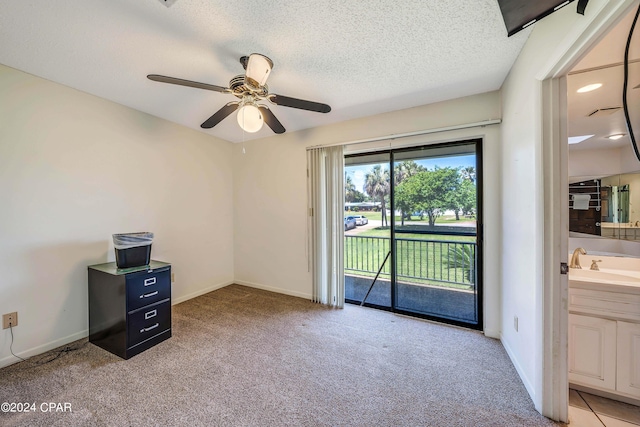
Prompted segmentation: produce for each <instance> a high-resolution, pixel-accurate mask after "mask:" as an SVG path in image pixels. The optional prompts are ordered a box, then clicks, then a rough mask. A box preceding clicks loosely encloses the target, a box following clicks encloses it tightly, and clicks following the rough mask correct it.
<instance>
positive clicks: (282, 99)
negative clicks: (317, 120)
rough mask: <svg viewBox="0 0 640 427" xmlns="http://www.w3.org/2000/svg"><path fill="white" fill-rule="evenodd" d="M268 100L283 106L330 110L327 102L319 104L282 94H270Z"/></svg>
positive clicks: (326, 111)
mask: <svg viewBox="0 0 640 427" xmlns="http://www.w3.org/2000/svg"><path fill="white" fill-rule="evenodd" d="M269 100H270V101H271V102H273V103H274V104H277V105H282V106H283V107H291V108H299V109H301V110H307V111H315V112H317V113H328V112H329V111H331V107H329V106H328V105H327V104H321V103H319V102H312V101H305V100H304V99H297V98H290V97H288V96H282V95H271V96H269Z"/></svg>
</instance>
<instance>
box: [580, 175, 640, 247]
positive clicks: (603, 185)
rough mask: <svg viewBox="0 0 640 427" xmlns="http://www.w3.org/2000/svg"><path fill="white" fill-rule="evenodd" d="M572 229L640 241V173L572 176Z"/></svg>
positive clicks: (589, 235)
mask: <svg viewBox="0 0 640 427" xmlns="http://www.w3.org/2000/svg"><path fill="white" fill-rule="evenodd" d="M569 231H570V234H571V237H593V236H601V237H605V238H612V239H625V240H638V241H640V173H638V172H634V173H625V174H620V175H611V176H603V177H572V178H570V179H569Z"/></svg>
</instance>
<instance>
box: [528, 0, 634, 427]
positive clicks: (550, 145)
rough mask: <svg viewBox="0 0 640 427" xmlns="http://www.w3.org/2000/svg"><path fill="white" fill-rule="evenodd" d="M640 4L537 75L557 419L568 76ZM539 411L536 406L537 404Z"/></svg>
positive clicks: (599, 17)
mask: <svg viewBox="0 0 640 427" xmlns="http://www.w3.org/2000/svg"><path fill="white" fill-rule="evenodd" d="M637 4H638V0H622V1H620V2H614V1H606V2H602V4H601V5H598V4H593V5H591V4H590V6H592V7H596V6H600V9H599V10H598V11H596V13H595V14H594V15H593V17H592V18H591V20H590V21H588V22H586V23H585V25H584V27H583V28H581V31H580V32H579V33H578V34H575V33H572V34H570V35H568V37H567V38H566V39H565V40H563V41H562V42H561V43H559V45H558V52H560V54H559V55H558V56H556V57H555V58H552V59H551V60H550V63H549V64H548V65H549V66H548V67H547V68H546V69H544V70H543V71H542V72H541V73H540V74H539V75H538V76H537V83H538V84H540V99H541V104H540V107H541V108H540V111H541V123H540V129H541V133H542V138H541V139H542V141H541V142H542V147H541V148H542V165H541V166H542V167H541V168H542V170H541V171H540V173H541V175H542V178H543V192H544V196H543V199H544V202H543V214H542V215H543V224H544V226H543V255H542V257H543V259H542V270H543V284H542V285H543V286H542V321H543V324H542V329H541V331H542V333H541V337H540V343H541V346H540V348H539V351H540V352H541V356H542V357H541V361H542V364H541V366H539V369H540V370H541V374H540V375H539V381H540V383H539V387H537V388H538V389H539V390H541V399H540V401H539V403H540V412H541V413H542V415H544V416H546V417H549V418H551V419H554V420H559V421H563V422H566V421H568V407H569V381H568V360H567V353H568V352H567V350H568V348H567V346H568V313H569V310H568V277H567V276H566V275H563V274H561V272H560V263H561V262H567V260H568V241H569V227H568V211H567V209H561V212H557V208H556V207H557V206H568V203H569V202H568V200H569V199H568V198H569V195H568V167H569V163H568V155H567V153H568V147H567V144H566V140H567V139H566V138H567V129H566V124H567V123H566V117H567V96H566V76H567V74H568V73H569V71H570V70H571V69H572V68H573V67H574V66H575V64H577V63H578V61H579V60H580V59H581V58H582V56H583V55H584V54H585V53H586V52H588V51H589V49H590V48H591V47H592V46H593V45H594V44H595V43H597V42H598V41H599V40H600V39H601V38H602V37H604V35H606V34H607V33H608V32H609V30H610V29H611V28H612V27H613V25H615V24H616V23H617V22H618V21H619V20H620V19H621V18H622V17H623V16H624V15H625V14H626V13H627V12H628V11H629V10H631V8H632V7H636V6H637ZM536 406H537V405H536Z"/></svg>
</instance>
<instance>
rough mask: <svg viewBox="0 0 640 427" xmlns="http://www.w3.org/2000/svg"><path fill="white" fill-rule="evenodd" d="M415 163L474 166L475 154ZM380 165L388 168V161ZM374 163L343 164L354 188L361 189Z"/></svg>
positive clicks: (454, 166) (430, 165) (443, 166)
mask: <svg viewBox="0 0 640 427" xmlns="http://www.w3.org/2000/svg"><path fill="white" fill-rule="evenodd" d="M414 161H415V162H416V163H417V164H419V165H421V166H424V167H425V168H427V169H430V170H433V169H434V168H435V167H436V166H438V167H440V168H446V167H452V168H457V167H463V168H464V167H467V166H473V167H475V166H476V156H475V154H469V155H465V156H450V157H436V158H430V159H419V160H418V159H416V160H414ZM379 164H380V166H382V169H383V170H388V169H389V163H379ZM375 165H376V164H375V163H374V164H369V165H356V166H345V168H344V171H345V173H346V174H347V176H350V177H351V180H352V182H353V184H354V185H355V186H356V190H358V191H362V192H364V191H363V188H364V180H365V175H366V174H367V173H368V172H369V171H370V170H371V169H373V167H374V166H375Z"/></svg>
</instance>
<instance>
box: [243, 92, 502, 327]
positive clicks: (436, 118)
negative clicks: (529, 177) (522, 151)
mask: <svg viewBox="0 0 640 427" xmlns="http://www.w3.org/2000/svg"><path fill="white" fill-rule="evenodd" d="M300 114H313V113H306V112H301V113H300ZM499 117H500V95H499V94H498V93H497V92H492V93H487V94H482V95H476V96H472V97H467V98H462V99H458V100H453V101H447V102H442V103H437V104H432V105H426V106H422V107H417V108H411V109H408V110H402V111H397V112H392V113H386V114H381V115H377V116H373V117H368V118H363V119H357V120H351V121H347V122H343V123H339V124H335V125H330V126H326V127H321V128H316V129H311V130H305V131H300V132H292V133H286V134H284V135H281V136H277V137H273V138H266V139H261V140H257V141H251V142H247V143H245V144H244V147H245V151H246V153H244V154H243V152H242V151H243V145H242V144H237V145H236V146H235V148H234V158H233V165H234V168H233V169H234V207H235V212H234V217H235V223H234V224H235V247H236V251H235V278H236V282H237V283H241V284H247V285H251V286H254V287H259V288H263V289H268V290H273V291H277V292H282V293H286V294H291V295H296V296H301V297H304V298H311V274H310V271H309V260H308V250H307V243H308V240H307V239H308V235H307V175H306V148H307V147H309V146H314V145H322V144H331V143H339V142H347V141H353V140H360V139H365V138H372V137H379V136H385V135H390V134H397V133H403V132H412V131H418V130H424V129H431V128H440V127H446V126H451V125H457V124H463V123H471V122H478V121H482V120H486V119H494V118H499ZM284 125H285V127H286V125H287V124H286V123H284ZM477 136H483V137H484V178H485V182H484V185H485V192H484V197H485V199H484V208H485V212H484V213H485V264H484V267H485V281H484V285H485V332H486V334H487V335H489V336H494V337H497V336H499V332H500V313H499V311H500V304H499V301H500V285H499V280H500V277H499V271H500V254H501V252H500V247H499V245H500V232H501V230H500V208H499V206H500V200H499V192H498V191H497V189H498V188H499V185H500V179H501V177H500V147H499V126H489V127H484V128H474V129H467V130H461V131H456V132H446V133H439V134H433V135H426V136H422V137H415V138H412V140H411V142H412V143H415V144H416V145H420V144H425V143H433V142H438V141H450V140H461V139H467V138H470V137H477ZM405 143H407V141H406V140H396V141H393V142H392V143H391V145H392V146H397V145H398V144H405ZM376 145H377V146H378V147H379V148H382V149H384V148H389V146H390V142H389V141H385V142H379V143H376V144H369V147H368V148H372V147H373V146H376ZM357 148H362V146H357Z"/></svg>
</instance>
